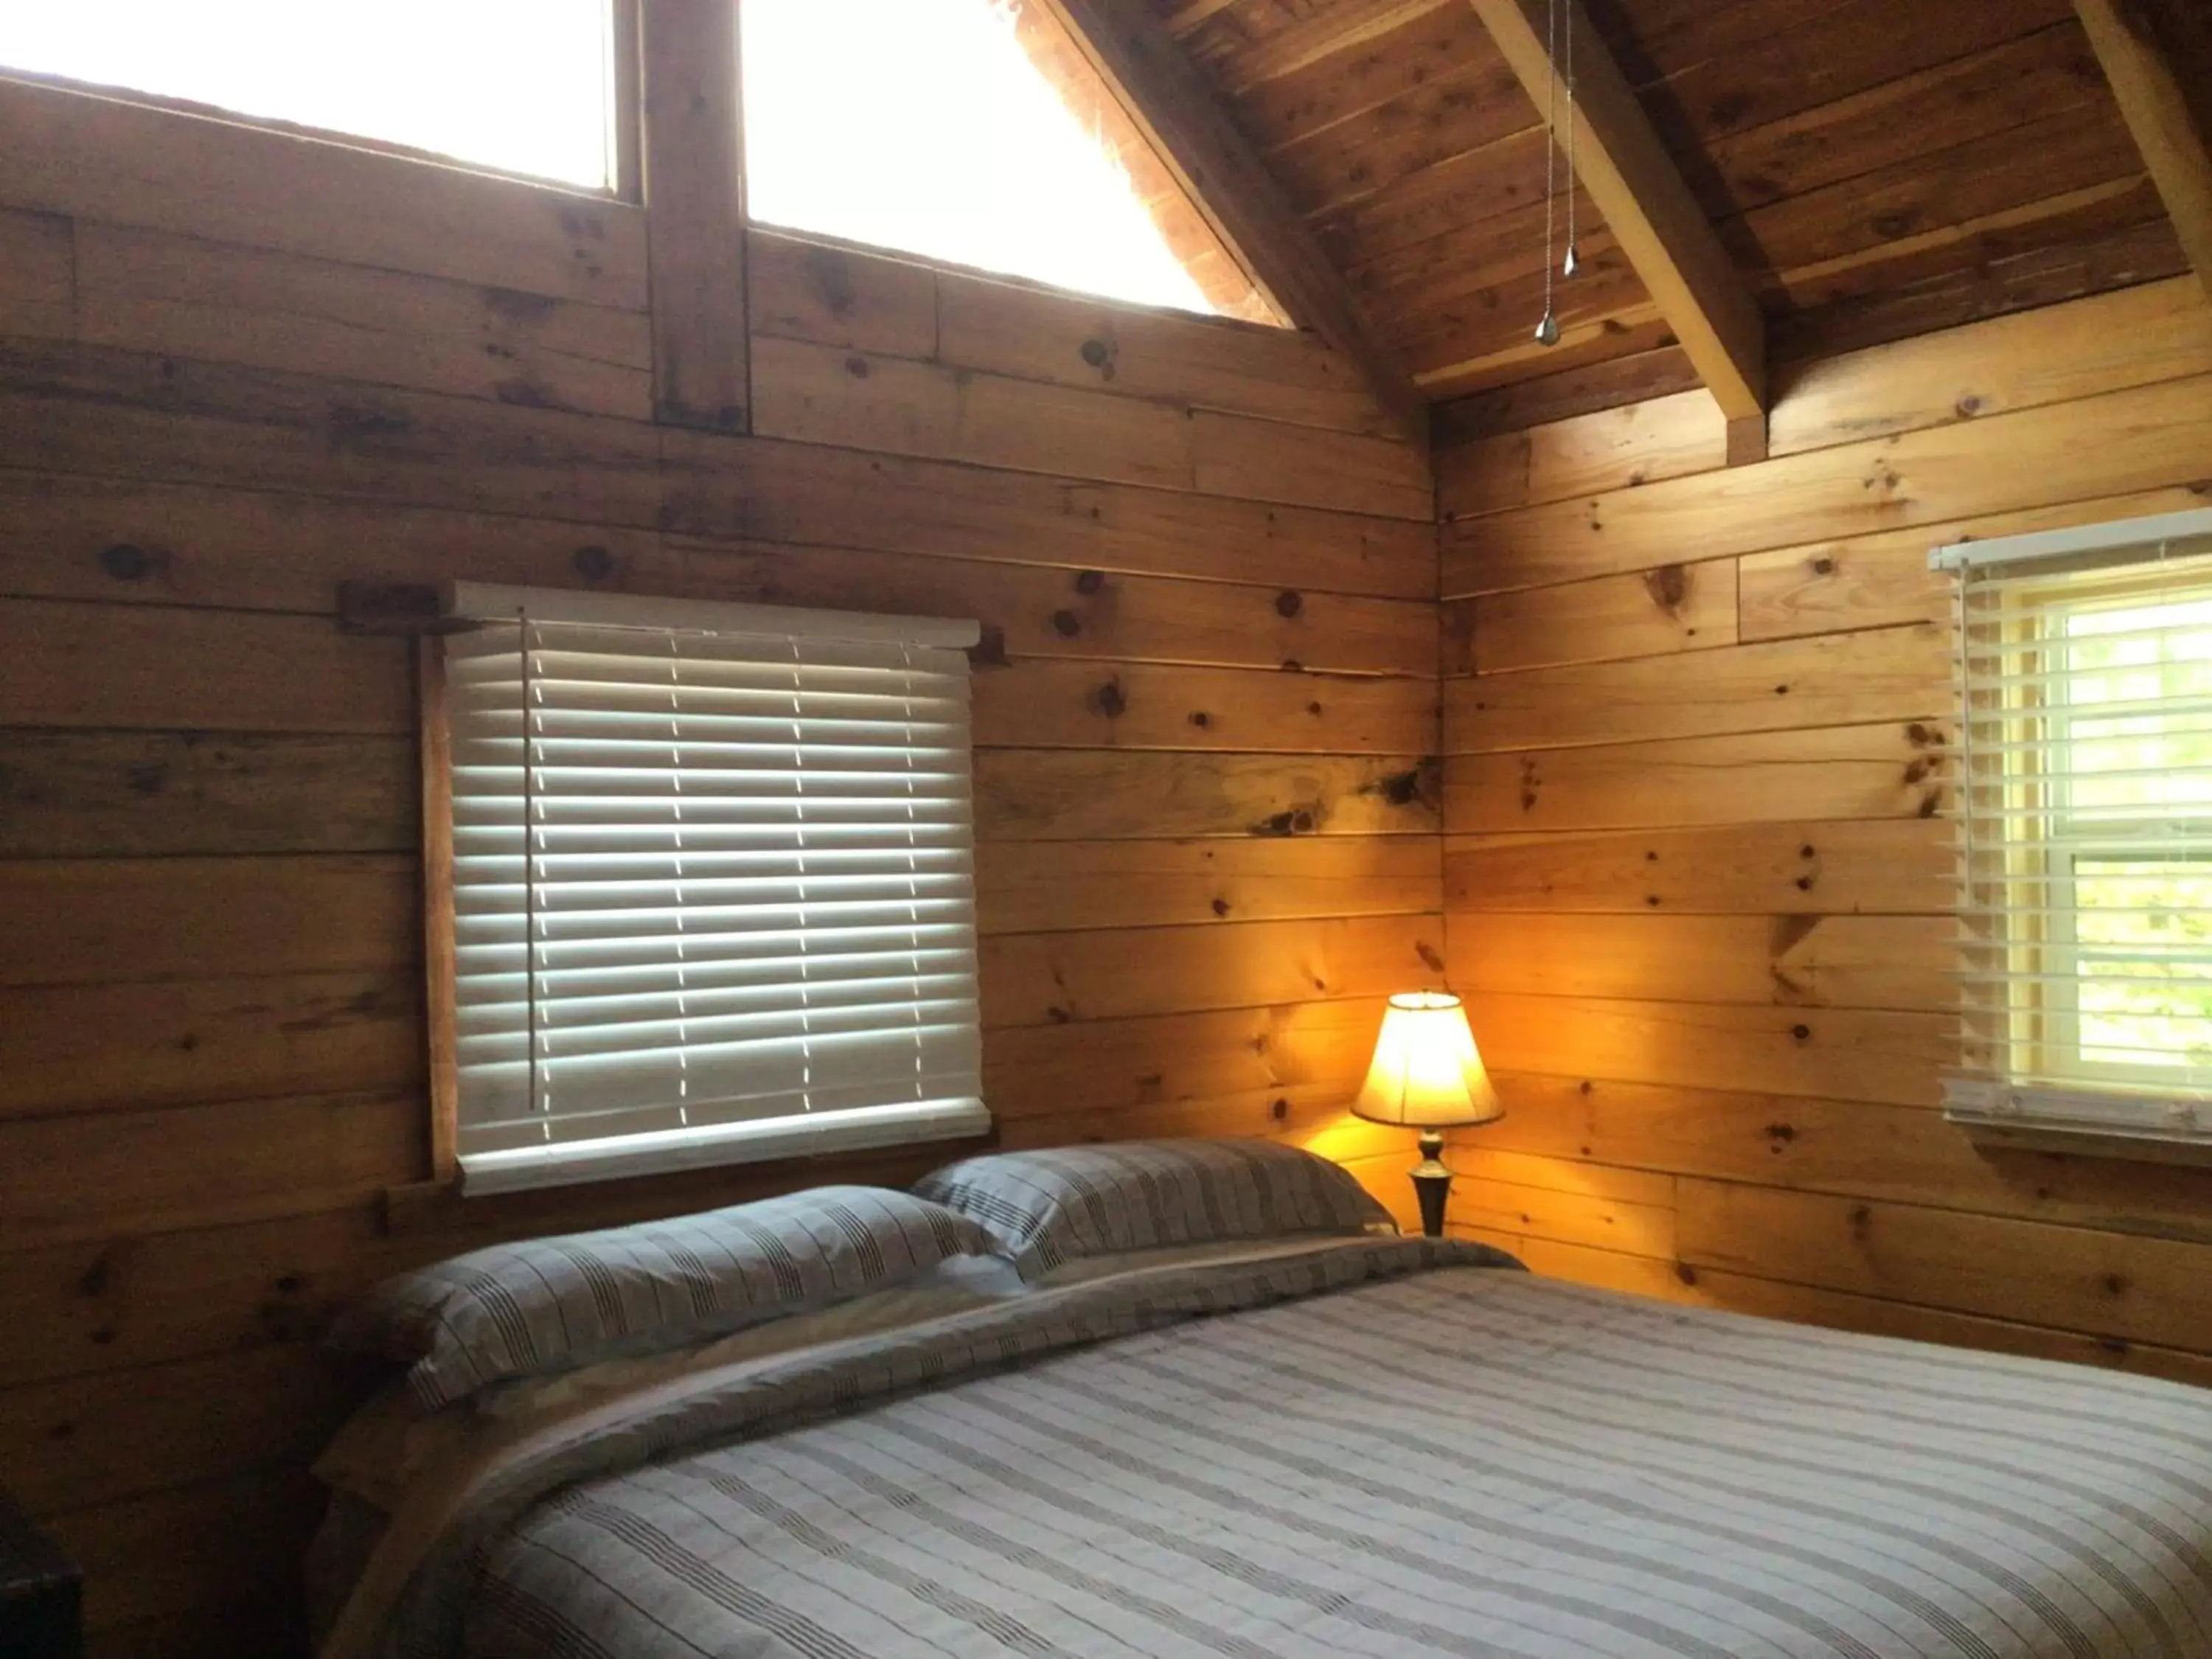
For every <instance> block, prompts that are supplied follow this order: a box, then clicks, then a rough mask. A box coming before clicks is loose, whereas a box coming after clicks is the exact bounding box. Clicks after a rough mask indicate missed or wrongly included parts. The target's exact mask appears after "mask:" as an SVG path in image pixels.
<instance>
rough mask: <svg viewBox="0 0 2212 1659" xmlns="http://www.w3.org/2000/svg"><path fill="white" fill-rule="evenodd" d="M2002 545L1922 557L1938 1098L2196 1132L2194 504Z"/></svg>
mask: <svg viewBox="0 0 2212 1659" xmlns="http://www.w3.org/2000/svg"><path fill="white" fill-rule="evenodd" d="M2023 542H2024V544H2025V545H2023V546H2021V547H2020V548H2018V549H2017V550H2008V549H2006V548H2003V547H2002V546H1999V545H1997V544H1989V545H1987V546H1984V547H1980V548H1971V549H1962V550H1950V551H1951V553H1952V554H1953V557H1951V558H1950V559H1948V560H1946V559H1944V558H1943V557H1942V556H1940V555H1939V558H1938V562H1948V563H1953V564H1954V565H1956V566H1957V567H1958V568H1959V577H1958V581H1959V586H1958V611H1957V617H1956V628H1957V641H1958V657H1957V662H1958V695H1959V699H1960V754H1959V760H1960V793H1959V806H1958V809H1957V811H1958V817H1960V821H1961V830H1960V883H1961V896H1960V915H1961V920H1962V923H1963V933H1964V939H1963V945H1962V950H1961V957H1962V961H1961V968H1962V983H1963V997H1962V1006H1961V1015H1962V1024H1963V1037H1964V1053H1963V1063H1962V1066H1961V1067H1960V1072H1959V1073H1958V1074H1957V1075H1955V1076H1954V1077H1953V1078H1951V1079H1948V1083H1947V1088H1946V1105H1947V1108H1948V1110H1949V1112H1950V1114H1951V1115H1953V1116H1954V1118H1959V1119H1963V1120H1966V1121H1975V1122H1985V1123H1995V1124H2004V1125H2011V1126H2015V1127H2040V1128H2054V1129H2060V1130H2070V1131H2080V1132H2084V1133H2097V1134H2101V1135H2106V1136H2114V1137H2120V1138H2134V1139H2146V1140H2156V1141H2184V1142H2191V1141H2193V1142H2204V1143H2212V514H2192V515H2187V516H2186V517H2185V518H2183V519H2179V520H2152V521H2148V522H2147V523H2145V524H2144V525H2142V526H2127V525H2118V526H2107V527H2106V529H2105V530H2104V531H2103V532H2066V533H2064V534H2062V535H2055V536H2048V537H2038V538H2023ZM2008 552H2012V553H2013V554H2014V556H2009V557H2008V556H2006V555H2007V553H2008Z"/></svg>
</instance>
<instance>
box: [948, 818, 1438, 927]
mask: <svg viewBox="0 0 2212 1659" xmlns="http://www.w3.org/2000/svg"><path fill="white" fill-rule="evenodd" d="M1436 902H1437V849H1436V846H1435V844H1434V843H1433V842H1427V841H1425V840H1423V839H1420V838H1419V837H1403V836H1360V837H1356V838H1355V837H1351V836H1292V837H1290V838H1288V839H1279V838H1261V839H1255V838H1250V837H1248V838H1245V839H1243V840H1228V839H1220V840H1212V841H1137V842H1122V841H1098V842H1006V843H1004V844H1002V845H1000V846H999V847H997V848H994V849H993V851H992V853H991V855H990V857H988V858H987V859H986V860H983V861H982V862H981V865H980V866H978V867H977V869H976V872H975V903H976V911H977V915H978V922H977V926H978V927H979V928H980V929H981V932H982V933H986V934H992V933H1051V932H1060V931H1063V930H1066V929H1069V928H1083V927H1163V926H1170V925H1176V924H1188V923H1191V922H1199V923H1210V924H1216V925H1218V924H1225V923H1229V922H1237V921H1279V920H1284V919H1286V918H1291V917H1300V918H1304V917H1318V916H1352V915H1411V914H1416V913H1419V912H1423V911H1427V910H1431V909H1433V908H1435V905H1436Z"/></svg>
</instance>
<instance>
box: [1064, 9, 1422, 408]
mask: <svg viewBox="0 0 2212 1659" xmlns="http://www.w3.org/2000/svg"><path fill="white" fill-rule="evenodd" d="M1043 3H1044V5H1045V7H1046V8H1047V9H1048V10H1049V11H1051V12H1052V14H1053V15H1054V16H1056V17H1057V18H1058V19H1059V20H1060V22H1061V23H1062V24H1064V25H1065V26H1066V28H1067V31H1068V33H1069V34H1070V35H1071V36H1072V37H1073V40H1075V41H1076V43H1077V45H1078V46H1079V48H1080V50H1081V51H1082V52H1084V54H1085V56H1086V57H1087V58H1090V60H1091V64H1092V65H1093V66H1094V67H1095V68H1096V69H1097V73H1098V76H1099V77H1100V79H1101V80H1103V82H1105V83H1106V85H1107V86H1108V87H1109V88H1112V90H1113V92H1114V94H1115V97H1116V98H1118V99H1119V100H1121V104H1122V106H1123V107H1124V108H1125V109H1126V110H1127V112H1128V114H1129V118H1130V119H1131V120H1132V121H1133V122H1134V123H1135V124H1136V125H1137V127H1138V129H1139V131H1141V132H1142V133H1143V134H1144V136H1145V138H1146V142H1147V143H1150V144H1151V146H1152V149H1153V150H1154V152H1155V153H1156V154H1157V155H1158V156H1159V157H1160V159H1161V160H1162V161H1164V163H1165V164H1166V165H1167V166H1168V167H1170V169H1171V170H1172V171H1173V172H1174V173H1175V175H1176V179H1177V180H1178V181H1179V182H1180V183H1181V185H1182V187H1183V189H1184V191H1186V193H1187V194H1188V196H1189V197H1190V199H1191V201H1192V203H1193V204H1194V205H1195V206H1196V207H1197V208H1198V210H1199V211H1200V212H1201V213H1203V214H1204V215H1205V216H1206V218H1207V219H1208V220H1209V221H1210V222H1212V225H1213V228H1214V229H1215V231H1216V233H1217V234H1218V235H1219V237H1220V239H1221V240H1222V242H1223V243H1224V244H1225V246H1228V247H1229V248H1231V250H1233V251H1234V252H1235V253H1236V255H1237V258H1239V259H1240V261H1241V262H1242V263H1243V265H1244V267H1245V269H1246V270H1247V271H1249V274H1250V276H1251V277H1252V280H1253V281H1254V283H1256V284H1257V285H1258V286H1259V287H1260V289H1261V290H1262V291H1263V292H1265V293H1266V294H1267V297H1268V299H1269V300H1270V301H1271V302H1272V303H1273V305H1274V306H1275V307H1276V309H1277V310H1278V311H1279V312H1281V313H1282V314H1283V315H1284V316H1285V317H1287V318H1288V319H1290V320H1291V321H1292V322H1293V323H1296V324H1297V325H1300V326H1301V327H1305V328H1310V329H1312V330H1313V331H1315V332H1316V334H1318V335H1320V336H1321V337H1322V339H1324V340H1326V341H1328V343H1329V344H1330V345H1332V346H1334V347H1335V348H1336V349H1337V350H1339V351H1340V352H1342V353H1343V354H1344V355H1345V356H1347V357H1349V358H1351V359H1352V362H1356V363H1358V365H1359V367H1360V369H1361V371H1362V372H1363V373H1364V374H1365V375H1366V377H1367V379H1368V382H1369V385H1370V388H1371V389H1372V390H1373V392H1374V393H1375V396H1376V400H1377V401H1378V402H1379V403H1380V404H1382V405H1383V408H1384V409H1385V410H1387V411H1388V412H1389V415H1390V416H1391V418H1392V420H1393V421H1394V422H1395V423H1396V424H1397V425H1398V426H1399V427H1400V428H1401V429H1402V430H1403V431H1404V432H1405V434H1406V435H1407V438H1408V439H1409V440H1411V441H1413V442H1415V443H1418V444H1420V445H1422V446H1424V447H1425V445H1426V443H1427V431H1428V408H1427V404H1425V402H1424V400H1423V398H1422V397H1421V394H1420V392H1419V391H1418V390H1417V389H1416V388H1415V386H1414V385H1413V380H1412V378H1411V377H1410V376H1409V375H1408V374H1407V373H1406V370H1405V367H1404V365H1402V364H1401V362H1399V361H1398V358H1397V355H1396V353H1395V352H1393V351H1392V350H1391V349H1389V347H1388V346H1387V345H1385V344H1384V343H1383V341H1382V338H1381V337H1379V336H1378V335H1376V333H1375V331H1373V330H1372V329H1370V327H1369V326H1368V325H1367V322H1366V319H1364V317H1362V316H1361V315H1360V313H1359V308H1358V305H1357V304H1356V303H1355V302H1354V301H1353V300H1352V291H1351V289H1349V288H1348V287H1347V286H1346V283H1345V281H1344V278H1343V277H1342V276H1340V274H1339V273H1338V271H1337V270H1336V267H1335V266H1334V264H1331V263H1330V262H1329V258H1328V255H1327V254H1326V253H1325V252H1322V246H1321V244H1320V242H1319V241H1318V240H1316V239H1315V236H1314V234H1313V233H1312V231H1310V229H1308V228H1306V225H1305V223H1304V221H1303V220H1301V219H1300V218H1299V217H1298V216H1297V211H1296V210H1294V209H1293V208H1292V207H1291V203H1290V198H1289V197H1287V196H1285V194H1284V192H1283V188H1282V186H1281V185H1279V184H1277V183H1276V182H1275V179H1274V175H1273V174H1272V173H1269V172H1268V171H1267V167H1266V165H1265V164H1264V163H1263V162H1262V161H1261V160H1260V157H1259V155H1258V154H1257V153H1256V152H1255V150H1254V149H1253V148H1252V146H1251V144H1250V143H1249V142H1248V141H1247V140H1246V139H1245V137H1244V135H1243V133H1241V132H1240V131H1237V125H1236V124H1235V122H1233V121H1232V120H1231V118H1230V117H1229V113H1228V112H1227V111H1226V110H1225V109H1224V108H1223V107H1222V106H1221V103H1220V100H1218V98H1217V97H1216V96H1215V94H1214V92H1213V88H1212V87H1211V86H1210V85H1208V84H1207V82H1206V78H1205V77H1204V76H1202V75H1200V73H1199V71H1198V70H1197V69H1195V68H1194V66H1193V65H1192V64H1191V63H1190V61H1189V60H1188V58H1185V57H1184V56H1183V53H1182V48H1181V47H1180V46H1177V45H1176V41H1175V40H1174V38H1173V37H1172V36H1171V35H1170V34H1169V33H1168V32H1167V31H1166V29H1164V27H1162V26H1161V25H1160V24H1159V23H1158V21H1156V20H1155V19H1154V18H1153V16H1152V13H1151V11H1150V9H1148V8H1146V7H1145V6H1143V5H1140V4H1139V5H1133V4H1130V3H1128V0H1043Z"/></svg>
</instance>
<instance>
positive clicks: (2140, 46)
mask: <svg viewBox="0 0 2212 1659" xmlns="http://www.w3.org/2000/svg"><path fill="white" fill-rule="evenodd" d="M2074 9H2075V13H2076V14H2077V15H2079V16H2080V17H2081V27H2082V28H2083V30H2084V31H2086V32H2087V34H2088V36H2089V44H2090V45H2091V46H2093V47H2095V48H2096V52H2097V60H2098V62H2100V64H2103V65H2104V66H2105V74H2106V76H2107V78H2109V79H2110V80H2111V82H2112V91H2113V93H2114V94H2115V95H2116V96H2117V97H2118V100H2119V104H2120V112H2121V113H2122V114H2124V116H2125V117H2126V118H2127V122H2128V130H2129V131H2130V132H2131V133H2133V134H2134V135H2135V141H2136V149H2140V150H2141V151H2142V159H2143V164H2144V166H2146V167H2148V168H2149V169H2150V175H2151V177H2152V178H2153V179H2155V180H2157V182H2158V191H2159V194H2160V196H2161V197H2164V198H2165V201H2166V214H2167V216H2169V217H2171V218H2172V221H2173V224H2174V228H2175V229H2176V230H2177V231H2179V233H2180V235H2181V243H2182V246H2184V247H2185V248H2186V249H2187V250H2188V252H2189V259H2190V263H2191V264H2193V265H2195V266H2196V267H2197V281H2198V282H2199V283H2200V284H2201V285H2202V286H2203V290H2204V294H2205V295H2206V297H2207V298H2208V299H2212V133H2208V132H2207V131H2206V129H2205V125H2204V118H2203V97H2202V94H2201V92H2197V93H2194V94H2193V93H2192V88H2191V84H2190V82H2191V72H2192V69H2195V68H2197V67H2199V66H2195V65H2191V64H2189V63H2188V62H2187V61H2185V59H2183V58H2180V57H2179V55H2178V54H2177V53H2176V52H2175V50H2174V47H2175V46H2177V45H2179V41H2178V40H2175V39H2174V38H2173V37H2175V36H2177V35H2179V34H2180V33H2181V32H2182V31H2184V30H2186V29H2188V28H2189V27H2191V24H2190V19H2191V16H2192V15H2193V13H2192V9H2191V8H2188V7H2184V6H2167V5H2165V4H2164V3H2162V0H2075V7H2074ZM2195 27H2196V30H2197V35H2198V37H2199V38H2200V39H2201V38H2202V37H2203V21H2202V19H2201V18H2200V19H2198V20H2197V23H2196V25H2195Z"/></svg>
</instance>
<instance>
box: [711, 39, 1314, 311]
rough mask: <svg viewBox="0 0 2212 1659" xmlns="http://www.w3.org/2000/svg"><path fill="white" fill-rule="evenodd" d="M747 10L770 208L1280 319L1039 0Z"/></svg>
mask: <svg viewBox="0 0 2212 1659" xmlns="http://www.w3.org/2000/svg"><path fill="white" fill-rule="evenodd" d="M740 16H741V21H742V23H743V27H744V121H745V194H746V207H747V210H748V211H749V212H750V214H751V216H753V217H754V218H756V219H758V220H761V221H763V222H766V223H769V224H775V225H782V226H787V227H788V228H792V229H794V230H803V231H812V232H817V233H820V234H828V235H831V236H839V237H844V238H847V239H848V240H853V241H858V242H865V243H869V244H872V245H873V246H878V247H888V248H896V249H900V250H902V251H903V252H909V253H919V254H923V255H926V256H927V257H930V258H938V259H944V260H949V261H951V262H952V263H954V264H965V265H974V266H977V267H980V268H981V269H983V270H993V271H1002V272H1006V273H1008V274H1011V275H1013V276H1028V277H1033V278H1035V279H1036V280H1038V281H1040V282H1046V283H1055V284H1057V285H1058V286H1060V287H1062V288H1068V289H1078V290H1079V291H1082V292H1085V293H1091V294H1100V295H1107V296H1108V297H1109V298H1113V299H1118V300H1127V301H1135V302H1137V303H1139V304H1148V305H1164V306H1176V307H1182V308H1184V309H1186V310H1190V311H1200V312H1212V311H1225V312H1230V313H1234V314H1236V315H1239V316H1245V317H1249V318H1254V319H1261V320H1267V321H1273V320H1278V319H1275V318H1274V316H1273V312H1272V310H1270V308H1269V307H1267V302H1266V301H1265V300H1264V299H1263V298H1261V297H1260V296H1259V295H1256V293H1255V291H1254V290H1253V289H1252V287H1251V284H1250V283H1249V280H1248V279H1246V278H1245V277H1244V276H1243V273H1242V271H1241V270H1240V269H1239V268H1238V267H1237V264H1235V262H1234V260H1233V258H1231V257H1229V256H1227V255H1226V253H1225V252H1224V251H1223V250H1221V248H1220V246H1219V245H1218V242H1216V241H1215V240H1213V233H1212V230H1211V229H1210V228H1208V227H1207V225H1206V222H1205V221H1204V220H1203V218H1202V217H1201V216H1200V215H1198V214H1197V213H1196V212H1195V211H1194V210H1192V209H1191V207H1190V205H1189V204H1188V200H1187V199H1186V198H1185V197H1183V196H1182V192H1181V191H1180V188H1179V186H1177V185H1175V184H1174V182H1173V181H1172V179H1171V178H1170V177H1169V176H1168V175H1167V174H1166V173H1165V172H1164V169H1158V164H1157V162H1156V161H1153V159H1152V156H1151V155H1150V152H1149V151H1147V150H1146V149H1145V148H1144V146H1143V144H1142V143H1141V142H1140V141H1139V140H1138V139H1137V138H1136V137H1135V136H1134V130H1133V128H1130V127H1128V126H1127V121H1126V118H1124V117H1122V116H1121V112H1120V111H1119V109H1118V106H1115V104H1114V103H1113V100H1111V98H1110V97H1109V96H1106V95H1104V94H1103V88H1102V87H1101V84H1100V83H1099V82H1097V76H1096V73H1095V71H1093V70H1091V69H1090V68H1089V66H1088V64H1086V63H1085V61H1084V60H1083V59H1082V58H1081V56H1080V54H1079V53H1077V52H1073V50H1072V49H1070V48H1069V46H1068V45H1067V42H1066V37H1065V35H1064V34H1062V33H1060V26H1059V25H1058V24H1057V23H1056V22H1054V21H1053V19H1052V18H1051V16H1050V15H1049V14H1048V13H1047V12H1046V11H1045V9H1044V8H1043V7H1042V6H1040V5H1037V4H1036V3H1035V0H1027V3H1009V0H744V10H743V12H742V13H741V14H740ZM1072 102H1073V103H1077V104H1080V105H1081V106H1083V107H1084V109H1085V115H1084V117H1083V118H1079V117H1078V115H1077V114H1076V113H1075V112H1073V110H1072V109H1071V107H1070V105H1071V103H1072ZM1132 167H1148V168H1149V169H1150V170H1151V171H1154V172H1158V177H1156V178H1155V177H1152V176H1149V173H1148V176H1147V177H1146V179H1145V180H1144V182H1143V184H1142V185H1141V186H1140V185H1139V184H1138V183H1137V182H1136V181H1135V180H1134V179H1133V178H1132V173H1131V168H1132ZM1163 227H1165V229H1164V228H1163ZM1170 232H1172V233H1173V234H1174V235H1175V237H1176V241H1177V244H1178V246H1182V247H1184V248H1185V250H1186V252H1189V253H1190V254H1191V255H1192V259H1191V264H1190V267H1189V269H1188V270H1186V267H1185V263H1184V259H1183V258H1182V257H1179V255H1178V252H1176V248H1174V247H1170V235H1169V233H1170ZM1193 271H1201V272H1204V273H1206V282H1205V283H1204V284H1203V285H1201V282H1200V280H1199V278H1198V277H1196V276H1194V275H1193V274H1191V273H1192V272H1193Z"/></svg>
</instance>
